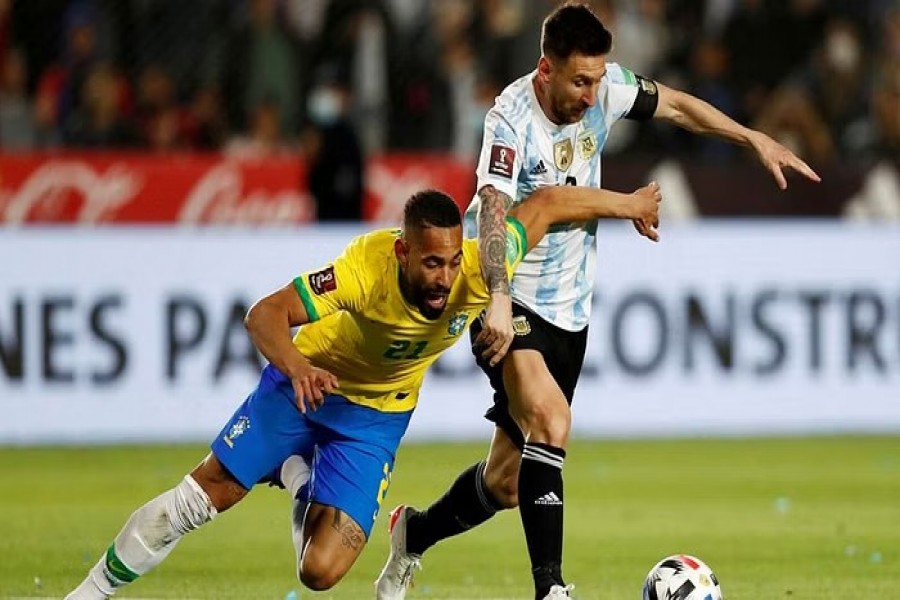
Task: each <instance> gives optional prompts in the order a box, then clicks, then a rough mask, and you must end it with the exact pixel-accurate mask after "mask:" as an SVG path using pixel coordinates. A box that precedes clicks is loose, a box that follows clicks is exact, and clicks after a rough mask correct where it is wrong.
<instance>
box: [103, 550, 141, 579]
mask: <svg viewBox="0 0 900 600" xmlns="http://www.w3.org/2000/svg"><path fill="white" fill-rule="evenodd" d="M106 570H107V571H109V574H110V575H112V576H113V577H115V578H116V579H118V580H119V581H121V582H122V584H126V583H131V582H132V581H134V580H135V579H137V578H138V577H140V575H139V574H138V573H135V572H134V571H132V570H131V569H129V568H128V567H126V566H125V563H123V562H122V560H121V559H120V558H119V557H118V556H116V544H115V542H113V543H112V544H111V545H110V546H109V549H108V550H107V551H106Z"/></svg>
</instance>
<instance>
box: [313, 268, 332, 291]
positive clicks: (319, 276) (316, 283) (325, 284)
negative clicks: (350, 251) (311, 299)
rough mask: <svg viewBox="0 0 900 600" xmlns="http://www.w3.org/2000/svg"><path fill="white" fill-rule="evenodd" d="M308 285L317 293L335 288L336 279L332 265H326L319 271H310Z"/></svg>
mask: <svg viewBox="0 0 900 600" xmlns="http://www.w3.org/2000/svg"><path fill="white" fill-rule="evenodd" d="M309 287H310V289H312V291H313V292H314V293H316V294H317V295H320V296H321V295H322V294H324V293H326V292H333V291H334V290H336V289H337V279H336V278H335V276H334V267H327V268H325V269H322V270H321V271H316V272H315V273H310V275H309Z"/></svg>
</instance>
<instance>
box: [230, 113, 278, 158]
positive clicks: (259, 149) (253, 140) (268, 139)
mask: <svg viewBox="0 0 900 600" xmlns="http://www.w3.org/2000/svg"><path fill="white" fill-rule="evenodd" d="M225 151H226V153H227V154H228V155H229V156H232V157H234V158H243V159H263V158H267V157H271V156H279V155H286V154H288V153H289V152H290V151H291V148H290V146H289V145H288V144H287V143H286V142H285V140H284V126H283V125H282V122H281V106H280V105H279V104H278V102H277V101H276V100H275V99H274V98H264V99H263V100H262V101H261V102H260V103H259V105H258V106H256V107H255V108H254V109H253V110H252V111H251V113H250V131H249V132H247V133H246V134H244V135H239V136H237V137H235V138H233V139H232V140H231V141H230V142H229V143H228V146H227V147H226V148H225Z"/></svg>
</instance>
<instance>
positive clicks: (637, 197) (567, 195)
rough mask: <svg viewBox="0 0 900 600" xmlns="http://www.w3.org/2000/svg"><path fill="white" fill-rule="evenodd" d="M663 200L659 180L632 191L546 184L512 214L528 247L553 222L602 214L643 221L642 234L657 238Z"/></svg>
mask: <svg viewBox="0 0 900 600" xmlns="http://www.w3.org/2000/svg"><path fill="white" fill-rule="evenodd" d="M660 201H662V192H661V191H660V189H659V184H657V183H656V182H652V183H650V184H649V185H645V186H644V187H642V188H639V189H637V190H635V191H634V192H632V193H630V194H624V193H621V192H613V191H610V190H604V189H598V188H592V187H582V186H571V185H559V186H547V187H542V188H539V189H538V190H536V191H535V192H534V193H533V194H531V196H529V197H528V199H527V200H525V201H524V202H522V203H520V204H517V205H516V206H515V207H513V208H512V209H511V210H510V211H509V214H510V215H511V216H514V217H515V218H516V219H517V220H518V221H519V222H520V223H522V225H523V226H524V227H525V232H526V235H527V237H528V249H529V250H531V248H533V247H534V246H535V245H536V244H537V243H538V242H539V241H540V240H541V238H542V237H544V235H545V234H546V233H547V229H549V227H550V226H551V225H554V224H556V223H566V222H571V221H589V220H594V219H602V218H614V219H631V220H634V221H639V222H641V223H642V224H644V228H643V229H641V228H640V227H639V228H638V231H639V232H640V233H641V235H643V236H645V237H647V238H649V239H651V240H653V241H654V242H655V241H658V240H659V233H658V232H657V228H658V227H659V203H660Z"/></svg>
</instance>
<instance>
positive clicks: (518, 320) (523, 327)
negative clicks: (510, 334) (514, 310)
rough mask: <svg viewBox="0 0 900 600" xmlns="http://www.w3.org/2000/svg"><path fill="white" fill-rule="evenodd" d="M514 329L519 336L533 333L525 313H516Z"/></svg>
mask: <svg viewBox="0 0 900 600" xmlns="http://www.w3.org/2000/svg"><path fill="white" fill-rule="evenodd" d="M513 331H514V332H515V334H516V335H518V336H523V335H528V334H529V333H531V323H529V322H528V319H526V318H525V315H516V316H515V317H513Z"/></svg>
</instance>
